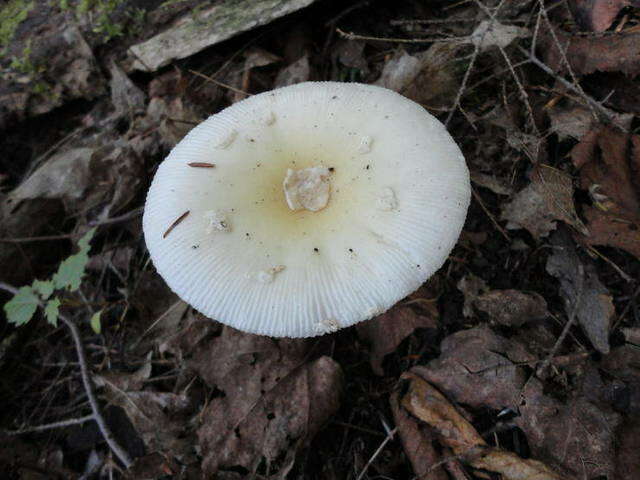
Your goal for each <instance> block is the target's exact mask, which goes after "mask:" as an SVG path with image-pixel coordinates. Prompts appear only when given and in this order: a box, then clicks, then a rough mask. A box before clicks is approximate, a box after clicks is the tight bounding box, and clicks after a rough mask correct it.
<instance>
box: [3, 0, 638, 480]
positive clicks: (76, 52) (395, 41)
mask: <svg viewBox="0 0 640 480" xmlns="http://www.w3.org/2000/svg"><path fill="white" fill-rule="evenodd" d="M50 3H51V4H47V5H46V6H44V7H43V8H42V9H33V10H29V9H30V8H31V7H30V6H29V4H25V5H24V6H23V7H20V8H24V9H27V11H28V14H27V15H26V16H25V19H23V20H21V21H20V23H19V24H18V25H17V27H16V28H15V31H13V30H12V31H11V35H10V36H9V37H7V38H10V40H9V43H8V45H6V46H4V45H3V47H5V50H3V52H2V56H0V65H1V66H2V69H3V70H2V72H3V73H2V75H3V76H2V82H0V83H1V86H0V106H1V108H0V129H2V134H1V135H0V148H1V149H2V152H3V154H4V155H3V156H2V158H1V159H0V188H1V189H2V190H1V191H2V193H0V219H1V221H0V262H1V264H2V266H3V268H2V271H1V272H0V281H1V282H3V283H2V284H3V285H5V286H8V287H9V288H12V287H11V286H16V287H19V286H22V285H31V286H26V287H22V288H21V289H20V290H19V295H18V296H17V297H15V298H14V300H13V304H11V303H10V304H9V308H8V310H7V311H6V313H7V316H8V318H7V319H8V320H9V321H12V322H13V323H3V328H2V334H1V335H2V343H1V347H0V372H1V373H0V378H2V383H1V387H0V388H1V394H2V398H3V410H2V414H1V415H0V421H1V425H0V427H1V428H2V435H3V436H6V438H5V445H6V447H5V448H3V449H0V471H1V472H2V474H3V478H5V477H6V478H106V477H109V476H110V475H111V476H116V477H122V478H132V479H139V478H201V477H202V476H204V477H206V478H223V479H227V478H229V479H241V478H267V477H269V478H285V477H287V478H305V479H306V478H310V479H313V478H319V479H320V478H322V479H324V478H326V479H338V478H340V479H342V478H344V479H357V480H360V479H364V478H393V479H401V478H402V479H404V478H422V479H437V480H441V479H442V480H445V479H454V480H460V479H471V478H505V479H508V478H523V479H534V478H535V479H546V478H551V479H557V478H563V479H564V478H567V479H569V478H576V479H577V478H581V479H582V478H587V479H603V478H607V479H626V478H636V477H638V478H640V471H639V464H638V461H637V445H638V438H640V424H639V423H638V421H637V418H638V415H639V414H640V367H639V366H640V345H639V343H640V306H639V300H638V297H639V293H640V285H639V281H638V279H639V278H640V259H639V257H640V230H639V227H640V184H639V183H638V179H639V178H640V153H639V152H640V141H639V140H638V138H639V137H638V135H639V133H638V128H639V127H640V123H639V120H638V118H637V115H638V114H639V113H640V107H638V105H639V104H640V103H639V102H638V83H637V78H636V76H637V75H638V65H639V64H638V62H637V58H638V55H637V53H638V45H639V44H640V42H638V40H637V38H638V35H640V33H638V32H640V11H639V10H638V8H637V7H638V5H637V2H633V1H630V2H606V1H599V0H596V1H593V2H583V1H579V0H571V1H568V2H566V6H565V5H564V4H563V5H562V6H560V5H556V4H552V3H551V2H543V1H541V0H540V1H538V0H534V1H515V2H509V1H501V2H500V1H480V0H477V1H472V2H460V3H455V4H451V3H449V2H442V3H440V2H432V3H429V4H425V3H424V2H418V1H407V2H402V3H401V4H398V5H391V4H389V2H383V1H377V0H371V1H369V2H366V1H365V2H362V1H350V2H331V1H328V0H325V1H322V0H318V1H316V2H282V3H289V4H290V5H288V6H287V9H289V10H290V11H293V10H296V9H297V11H296V12H295V13H293V14H291V15H289V16H287V17H284V18H276V17H277V14H276V13H274V12H275V10H270V9H266V10H264V12H267V13H265V14H264V15H266V16H268V15H274V16H273V19H271V20H269V21H267V22H264V23H266V25H265V26H262V27H260V28H258V29H255V30H252V31H248V32H244V33H238V35H236V36H235V37H233V38H230V39H228V40H225V41H224V42H222V43H218V44H216V45H214V46H211V47H209V48H205V47H206V45H204V46H202V49H203V50H202V51H200V52H198V49H197V48H196V49H194V48H192V47H193V46H189V50H190V53H189V55H188V56H186V57H185V58H183V59H181V60H175V58H181V57H180V55H181V54H178V55H177V57H176V54H175V52H173V50H172V52H169V53H171V55H173V57H172V58H171V59H169V60H168V61H171V62H172V64H171V65H170V66H168V67H164V68H160V69H151V70H152V71H146V72H141V71H140V70H141V69H140V68H139V66H138V67H136V65H135V60H136V59H135V58H133V57H132V56H131V52H132V51H136V48H131V47H132V46H135V45H138V44H142V43H143V42H145V41H150V39H151V40H152V39H153V38H155V36H156V35H163V34H165V33H163V32H167V34H171V35H174V34H175V33H176V32H173V31H171V29H172V28H173V27H172V25H181V24H180V22H177V23H172V22H174V21H175V20H177V19H179V18H183V20H184V22H187V23H189V22H193V19H194V18H197V16H198V12H199V11H201V9H202V8H203V6H199V5H198V2H196V1H191V0H185V1H183V2H159V1H158V2H136V1H124V0H123V1H122V2H113V4H111V3H109V5H110V6H107V3H104V4H103V3H100V5H99V6H96V7H92V8H95V10H87V11H85V10H83V9H82V8H80V3H81V2H80V3H76V2H73V1H71V2H61V3H58V2H50ZM214 3H215V2H214ZM217 3H220V2H217ZM229 3H230V4H231V3H232V2H229ZM296 3H298V4H299V5H297V6H295V7H294V4H296ZM302 3H304V4H305V5H302ZM96 5H97V4H96ZM307 5H308V6H307ZM18 7H19V5H18V2H11V8H18ZM256 8H258V7H256ZM260 8H262V7H260ZM285 10H286V9H285ZM289 10H288V11H289ZM21 11H22V10H21ZM261 11H262V10H261ZM207 15H209V13H207ZM20 18H22V17H20ZM140 18H144V22H140V21H139V20H137V19H140ZM203 18H204V17H203ZM265 18H266V17H265ZM263 20H264V19H263ZM47 22H48V24H49V26H50V28H48V29H47V30H46V31H47V32H48V33H47V35H46V36H45V37H46V38H45V37H37V36H36V35H35V32H36V31H37V30H36V29H37V28H38V27H37V26H38V25H43V24H47ZM241 23H242V22H240V24H241ZM240 24H239V25H240ZM196 25H197V22H196ZM3 28H4V27H3ZM243 29H244V27H242V28H240V30H243ZM7 31H8V30H7ZM3 32H4V30H3ZM5 33H6V32H5ZM3 35H4V33H3ZM3 38H4V36H3ZM207 38H209V37H207ZM162 53H163V52H155V53H154V55H162ZM169 53H167V55H168V54H169ZM157 60H158V62H160V63H162V62H164V61H165V60H164V59H162V58H158V59H157ZM154 61H155V60H154ZM143 70H144V69H143ZM147 70H149V69H147ZM305 80H337V81H360V82H365V83H375V84H378V85H383V86H386V87H388V88H392V89H394V90H396V91H399V92H401V93H402V94H404V95H406V96H408V97H409V98H411V99H413V100H415V101H417V102H419V103H421V104H422V105H423V106H424V107H425V108H427V109H428V110H429V111H430V112H431V113H433V114H434V115H436V116H437V117H438V118H440V119H441V120H442V121H443V122H446V123H447V126H448V128H449V130H450V132H451V133H452V135H453V136H454V137H455V139H456V140H457V141H458V143H459V144H460V146H461V148H462V149H463V152H464V153H465V157H466V158H467V161H468V164H469V168H470V171H471V176H472V180H473V184H472V185H473V200H472V205H471V208H470V211H469V215H468V219H467V222H466V225H465V227H464V231H463V233H462V235H461V238H460V241H459V243H458V246H457V247H456V249H455V250H454V251H453V253H452V254H451V256H450V259H449V261H448V262H447V263H446V264H445V266H444V267H443V268H442V269H441V271H440V272H438V273H437V274H436V275H435V276H434V277H433V278H432V279H430V280H429V281H428V282H427V284H426V285H424V286H423V287H422V288H421V289H419V290H418V291H417V292H415V293H414V294H412V295H411V296H409V297H408V298H406V299H404V300H403V301H402V302H400V303H399V304H398V305H397V306H396V307H394V308H393V309H391V310H390V311H389V312H387V313H385V314H383V315H381V316H379V317H378V318H376V319H374V320H372V321H370V322H368V323H364V324H361V325H359V326H357V327H354V328H351V329H347V330H344V331H341V332H338V333H335V334H332V335H327V336H324V337H320V338H316V339H309V340H301V341H297V340H276V339H269V338H263V337H255V336H252V335H247V334H243V333H240V332H237V331H234V330H232V329H230V328H227V327H223V326H221V325H220V324H217V323H215V322H212V321H209V320H207V319H204V318H202V317H201V316H199V315H198V314H196V313H195V312H193V311H192V310H191V309H190V308H189V307H188V306H187V305H185V304H184V303H183V302H181V301H180V300H179V299H178V298H177V297H175V295H173V294H172V293H171V292H170V291H169V290H168V289H167V287H166V286H165V285H164V283H163V281H162V280H161V279H160V277H159V276H158V275H157V273H155V271H154V270H153V267H152V266H151V265H150V262H149V259H148V255H147V253H146V250H145V247H144V243H143V241H142V237H141V227H140V214H141V206H142V205H143V202H144V195H145V189H146V187H147V186H148V184H149V182H150V179H151V178H152V176H153V172H154V169H155V167H156V166H157V164H158V162H159V161H161V159H162V158H163V157H164V155H166V153H167V152H168V150H169V149H170V148H171V147H173V146H174V145H175V144H176V143H177V142H178V141H179V140H180V139H181V138H182V137H183V136H184V135H185V134H186V133H187V132H188V131H189V130H190V129H191V128H192V127H193V126H194V125H195V124H197V123H198V122H199V121H201V120H202V119H204V118H206V116H208V115H209V114H211V113H213V112H216V111H219V110H220V109H221V108H224V107H225V106H227V105H229V104H231V103H233V102H235V101H238V100H241V99H242V98H245V97H246V96H247V95H249V94H251V93H258V92H261V91H264V90H268V89H270V88H273V87H274V86H284V85H288V84H291V83H296V82H300V81H305ZM93 228H95V229H96V230H95V235H94V237H93V239H92V240H91V249H90V250H89V243H88V242H89V240H90V237H87V236H84V235H86V234H87V232H92V231H93V230H92V229H93ZM83 236H84V237H83ZM65 259H66V260H65ZM80 264H81V265H80ZM47 278H52V279H53V280H51V281H46V280H42V279H47ZM52 287H55V289H57V290H56V293H55V295H54V288H52ZM52 295H54V297H53V298H51V296H52ZM10 298H11V296H10V295H7V297H6V301H8V300H9V299H10ZM45 300H47V301H48V302H49V303H47V304H46V305H45V304H43V303H42V302H43V301H45ZM39 305H43V308H42V309H41V310H40V311H38V308H39ZM59 315H64V316H65V318H71V320H72V321H73V322H75V324H77V325H78V326H79V331H80V334H81V336H82V341H83V343H84V346H85V349H86V352H87V363H88V364H89V367H90V370H91V375H92V380H93V382H94V384H95V390H96V393H97V398H98V403H99V404H100V408H101V410H102V414H103V416H104V418H105V421H106V423H107V424H108V425H109V427H110V429H111V431H112V432H113V435H114V437H115V438H116V440H117V441H118V442H119V444H120V445H121V446H122V448H123V449H124V450H126V452H127V454H128V455H129V456H130V457H131V459H132V462H133V464H132V465H131V467H130V468H128V469H124V468H123V464H122V462H121V460H118V458H116V456H114V454H113V449H112V448H109V446H108V445H107V444H106V443H105V441H104V432H102V431H101V430H100V429H99V428H98V427H97V426H96V424H95V422H94V421H93V417H92V416H91V415H89V414H90V413H91V411H92V410H91V406H90V402H89V401H88V400H89V399H88V397H87V391H86V389H85V388H84V387H83V383H82V377H81V375H80V369H79V365H78V360H77V357H76V350H75V348H74V344H73V342H72V340H71V337H69V334H68V331H67V329H66V328H65V325H60V326H58V325H56V324H55V321H54V320H55V319H56V318H57V317H58V316H59ZM32 316H33V318H32V319H31V320H29V319H30V318H31V317H32ZM27 322H28V325H27V326H22V327H19V326H18V327H17V326H16V325H15V324H18V325H20V324H25V323H27ZM52 324H53V325H52ZM61 421H67V423H60V422H61Z"/></svg>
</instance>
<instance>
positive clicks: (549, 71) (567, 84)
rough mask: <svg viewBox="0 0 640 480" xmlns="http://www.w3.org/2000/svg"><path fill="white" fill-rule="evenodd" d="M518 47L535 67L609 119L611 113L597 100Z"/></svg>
mask: <svg viewBox="0 0 640 480" xmlns="http://www.w3.org/2000/svg"><path fill="white" fill-rule="evenodd" d="M518 49H519V50H520V51H521V52H522V53H523V55H525V56H526V57H527V59H528V60H529V61H530V62H531V63H533V64H534V65H535V66H536V67H538V68H539V69H541V70H543V71H544V72H545V73H547V74H549V75H551V76H552V77H553V78H554V79H556V80H557V81H559V82H560V83H561V84H562V85H564V86H565V87H567V88H568V89H569V90H571V91H572V92H575V93H577V94H578V95H580V97H582V98H583V99H584V100H585V102H586V103H587V104H588V105H589V107H590V108H591V107H594V108H596V109H597V110H599V111H600V113H602V115H604V117H605V118H606V119H607V120H611V115H610V114H609V112H608V111H607V109H606V108H604V107H603V106H602V105H600V104H599V103H598V102H596V101H595V100H594V99H593V98H591V97H590V96H589V95H587V94H586V93H584V91H583V90H582V89H581V88H578V87H577V86H576V85H574V84H573V83H571V82H569V81H568V80H566V79H565V78H563V77H562V76H561V75H558V74H557V73H556V72H554V71H553V70H552V69H551V67H549V66H548V65H547V64H546V63H544V62H542V61H541V60H540V59H538V58H537V57H536V56H534V55H531V54H530V53H529V52H527V51H526V50H525V49H524V48H522V47H518Z"/></svg>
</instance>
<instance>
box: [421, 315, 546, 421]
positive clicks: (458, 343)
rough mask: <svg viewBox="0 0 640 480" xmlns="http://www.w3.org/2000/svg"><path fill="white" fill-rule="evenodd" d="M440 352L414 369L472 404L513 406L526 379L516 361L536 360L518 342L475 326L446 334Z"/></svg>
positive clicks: (439, 386)
mask: <svg viewBox="0 0 640 480" xmlns="http://www.w3.org/2000/svg"><path fill="white" fill-rule="evenodd" d="M440 350H441V353H440V356H439V357H438V358H436V359H435V360H432V361H430V362H429V364H428V365H425V366H419V367H415V368H414V371H415V372H417V373H419V374H420V376H422V377H423V378H425V379H426V380H428V381H429V382H431V383H433V384H435V385H437V386H438V388H439V389H440V390H442V391H443V392H445V393H446V394H447V395H450V396H453V397H455V399H456V400H457V401H458V402H460V403H464V404H466V405H469V406H471V407H474V408H476V407H477V408H482V407H484V408H486V407H489V408H492V409H494V410H502V409H503V408H505V407H516V406H517V405H518V403H519V401H520V396H519V391H520V389H521V388H522V386H523V385H524V383H525V382H526V380H527V374H526V372H525V370H524V368H522V367H520V366H518V365H517V363H526V362H532V361H535V360H536V358H535V357H534V356H533V355H531V354H530V353H529V352H528V351H527V350H526V349H525V348H524V347H523V346H522V345H521V344H519V343H517V342H512V341H510V340H508V339H506V338H504V337H501V336H498V335H496V334H495V333H493V332H492V331H491V330H490V329H489V328H486V327H476V328H472V329H469V330H462V331H460V332H456V333H454V334H452V335H449V336H448V337H446V338H445V339H444V340H443V341H442V343H441V345H440Z"/></svg>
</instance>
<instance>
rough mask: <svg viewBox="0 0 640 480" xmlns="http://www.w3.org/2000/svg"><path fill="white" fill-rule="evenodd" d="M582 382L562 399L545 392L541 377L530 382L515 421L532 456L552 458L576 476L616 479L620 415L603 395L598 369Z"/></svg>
mask: <svg viewBox="0 0 640 480" xmlns="http://www.w3.org/2000/svg"><path fill="white" fill-rule="evenodd" d="M580 383H581V384H582V385H581V388H580V385H578V388H577V389H576V391H574V394H573V395H572V397H571V398H568V399H566V400H562V401H560V400H557V399H556V398H554V397H552V396H551V395H545V394H544V393H543V388H544V387H543V386H542V383H540V382H538V381H537V380H536V381H530V382H527V384H526V385H525V387H524V388H523V391H522V403H521V405H520V408H519V411H520V416H519V417H517V418H515V419H514V422H515V423H516V425H518V426H519V427H520V428H521V429H522V430H523V432H524V433H525V434H526V436H527V440H528V442H529V446H530V447H531V451H532V455H533V457H534V458H536V457H537V458H549V459H553V460H554V461H555V462H557V463H558V464H561V465H563V466H564V467H565V468H566V469H567V470H569V471H571V472H573V473H574V475H575V476H576V477H577V478H598V476H600V475H602V476H603V477H604V478H612V475H613V472H614V468H615V463H614V462H615V460H614V458H615V457H614V452H615V436H614V434H615V429H616V428H617V426H618V425H619V423H620V415H619V414H618V413H616V412H614V411H613V410H612V409H611V407H610V406H609V405H607V402H605V401H603V399H602V398H599V397H600V396H601V393H602V392H603V391H605V390H606V388H605V384H604V383H603V381H602V379H601V378H600V375H599V374H598V371H597V369H596V368H594V367H588V369H587V371H586V372H585V373H583V374H582V376H581V377H580Z"/></svg>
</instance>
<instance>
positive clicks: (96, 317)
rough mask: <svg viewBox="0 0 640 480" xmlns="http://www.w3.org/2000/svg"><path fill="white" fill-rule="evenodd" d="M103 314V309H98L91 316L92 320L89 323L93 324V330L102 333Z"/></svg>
mask: <svg viewBox="0 0 640 480" xmlns="http://www.w3.org/2000/svg"><path fill="white" fill-rule="evenodd" d="M101 315H102V310H98V311H97V312H96V313H94V314H93V315H92V316H91V320H90V321H89V323H90V324H91V328H93V331H94V332H96V333H97V334H98V335H100V331H101V330H102V325H100V316H101Z"/></svg>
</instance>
